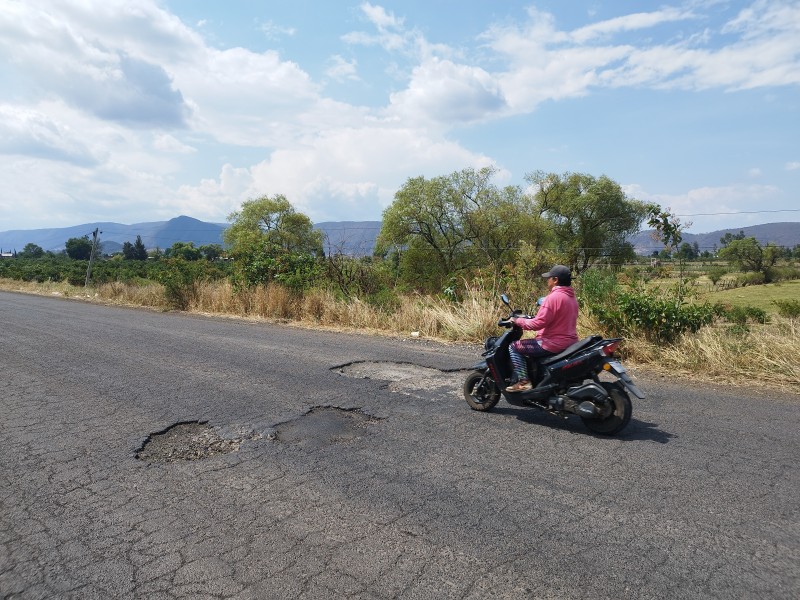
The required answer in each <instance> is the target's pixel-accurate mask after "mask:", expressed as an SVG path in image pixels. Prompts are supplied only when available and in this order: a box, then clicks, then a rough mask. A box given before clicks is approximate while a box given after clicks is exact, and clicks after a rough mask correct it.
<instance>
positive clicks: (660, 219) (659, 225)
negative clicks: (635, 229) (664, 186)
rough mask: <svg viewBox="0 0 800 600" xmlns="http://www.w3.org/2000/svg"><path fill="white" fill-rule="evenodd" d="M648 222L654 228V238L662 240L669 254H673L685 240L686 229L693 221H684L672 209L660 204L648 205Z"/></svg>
mask: <svg viewBox="0 0 800 600" xmlns="http://www.w3.org/2000/svg"><path fill="white" fill-rule="evenodd" d="M647 224H648V225H649V226H650V227H652V228H653V233H652V236H653V239H654V240H656V241H660V242H662V243H663V244H664V250H666V251H667V253H668V254H672V251H673V250H674V249H675V248H677V247H678V244H680V243H681V241H682V240H683V231H684V229H686V228H687V227H690V226H691V223H682V222H681V220H680V219H679V218H678V217H676V216H675V215H674V214H673V213H672V209H670V208H666V209H664V208H661V207H660V206H659V205H658V204H650V206H649V207H648V219H647Z"/></svg>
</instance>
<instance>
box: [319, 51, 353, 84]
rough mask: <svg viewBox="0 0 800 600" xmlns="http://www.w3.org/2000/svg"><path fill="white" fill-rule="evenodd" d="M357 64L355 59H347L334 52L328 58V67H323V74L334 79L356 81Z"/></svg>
mask: <svg viewBox="0 0 800 600" xmlns="http://www.w3.org/2000/svg"><path fill="white" fill-rule="evenodd" d="M357 65H358V62H357V61H356V60H355V59H353V60H347V59H345V58H343V57H342V56H340V55H338V54H336V55H334V56H332V57H331V58H330V59H329V60H328V68H327V69H325V75H327V76H328V77H330V78H331V79H334V80H336V81H346V80H350V81H358V79H359V77H358V71H357V69H356V67H357Z"/></svg>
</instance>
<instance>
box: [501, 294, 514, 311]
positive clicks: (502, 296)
mask: <svg viewBox="0 0 800 600" xmlns="http://www.w3.org/2000/svg"><path fill="white" fill-rule="evenodd" d="M500 300H502V301H503V304H505V305H506V306H507V307H508V308H511V304H510V303H509V302H508V296H506V295H505V294H500Z"/></svg>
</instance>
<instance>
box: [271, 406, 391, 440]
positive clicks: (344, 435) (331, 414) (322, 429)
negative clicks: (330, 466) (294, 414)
mask: <svg viewBox="0 0 800 600" xmlns="http://www.w3.org/2000/svg"><path fill="white" fill-rule="evenodd" d="M381 420H382V419H379V418H377V417H374V416H372V415H369V414H367V413H365V412H362V411H361V409H357V408H356V409H345V408H338V407H335V406H315V407H314V408H312V409H311V410H310V411H308V412H307V413H305V414H304V415H302V416H300V417H298V418H296V419H292V420H291V421H286V422H285V423H281V424H279V425H277V426H276V427H275V434H274V439H275V440H277V441H279V442H282V443H285V444H292V445H296V446H299V447H301V448H304V449H307V450H318V449H320V448H322V447H324V446H330V445H332V444H347V443H349V442H352V441H354V440H355V439H357V438H359V437H361V436H362V435H364V433H365V431H364V430H365V429H366V428H367V427H369V426H370V425H374V424H376V423H379V422H380V421H381Z"/></svg>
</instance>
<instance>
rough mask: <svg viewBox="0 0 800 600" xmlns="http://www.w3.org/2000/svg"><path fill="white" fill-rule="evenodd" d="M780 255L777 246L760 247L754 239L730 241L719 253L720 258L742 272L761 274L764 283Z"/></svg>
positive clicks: (768, 279) (768, 278)
mask: <svg viewBox="0 0 800 600" xmlns="http://www.w3.org/2000/svg"><path fill="white" fill-rule="evenodd" d="M726 235H727V234H726ZM780 253H781V250H780V248H779V247H778V246H776V245H774V244H767V245H766V246H762V245H761V244H759V243H758V240H756V238H754V237H746V238H741V239H739V238H737V239H733V240H730V241H728V243H727V244H726V245H725V247H724V248H722V249H721V250H720V251H719V255H720V258H723V259H725V260H729V261H730V262H731V263H733V264H734V265H735V266H737V267H738V268H740V269H742V270H743V271H754V272H756V273H763V275H764V281H770V280H771V277H770V270H771V269H772V267H774V266H775V263H776V262H777V261H778V258H779V257H780Z"/></svg>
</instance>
